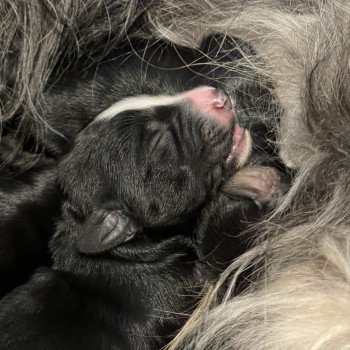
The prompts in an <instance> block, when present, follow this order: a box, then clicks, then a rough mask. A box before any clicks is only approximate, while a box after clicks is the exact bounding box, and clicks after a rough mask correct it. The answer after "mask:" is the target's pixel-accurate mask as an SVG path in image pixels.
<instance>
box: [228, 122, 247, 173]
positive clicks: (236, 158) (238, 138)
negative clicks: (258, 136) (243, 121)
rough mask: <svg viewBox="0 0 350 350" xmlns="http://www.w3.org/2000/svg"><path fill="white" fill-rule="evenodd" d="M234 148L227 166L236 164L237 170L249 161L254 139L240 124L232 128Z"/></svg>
mask: <svg viewBox="0 0 350 350" xmlns="http://www.w3.org/2000/svg"><path fill="white" fill-rule="evenodd" d="M231 132H232V147H231V150H230V153H229V155H228V157H227V158H226V164H230V163H232V162H234V163H235V165H236V167H237V168H241V167H242V166H243V165H244V164H245V163H246V162H247V160H248V159H249V156H250V153H251V151H252V138H251V136H250V132H249V131H248V130H246V129H244V128H242V127H241V126H240V125H239V124H238V123H235V125H234V126H233V127H232V130H231Z"/></svg>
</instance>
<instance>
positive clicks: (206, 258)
mask: <svg viewBox="0 0 350 350" xmlns="http://www.w3.org/2000/svg"><path fill="white" fill-rule="evenodd" d="M280 179H281V178H280V175H279V173H278V171H277V170H275V169H273V168H269V167H258V166H256V167H250V168H249V167H247V168H245V169H243V170H241V171H239V172H237V173H236V174H235V175H234V176H233V177H232V178H231V179H229V181H228V182H227V183H226V184H225V185H224V187H223V192H222V193H221V194H220V195H219V197H218V198H217V200H216V201H213V202H212V203H211V204H210V205H209V206H208V207H206V208H205V209H204V210H203V213H202V216H201V218H200V223H199V228H198V231H197V232H196V239H197V250H198V253H199V257H200V259H201V262H203V263H204V265H205V271H206V274H207V275H208V277H209V278H213V279H215V277H216V276H217V275H218V274H219V273H220V272H221V271H223V270H224V269H225V268H226V267H227V266H228V265H229V264H230V262H232V260H233V259H234V258H236V257H237V256H239V255H240V254H242V253H243V252H244V251H245V250H246V249H247V246H249V238H251V237H248V235H244V230H245V229H246V228H247V226H248V225H249V224H251V223H253V222H254V221H256V220H257V219H259V218H261V217H262V216H263V215H264V214H265V213H266V211H267V209H268V207H271V206H273V205H275V204H276V201H277V199H278V198H279V197H280V196H281V195H282V191H281V182H280ZM242 233H243V234H242Z"/></svg>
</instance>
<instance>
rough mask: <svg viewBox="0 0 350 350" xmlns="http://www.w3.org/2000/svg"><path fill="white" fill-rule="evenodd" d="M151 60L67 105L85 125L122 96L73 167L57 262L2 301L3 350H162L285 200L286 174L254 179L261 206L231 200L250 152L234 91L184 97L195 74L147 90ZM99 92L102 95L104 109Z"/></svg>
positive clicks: (97, 79) (90, 129)
mask: <svg viewBox="0 0 350 350" xmlns="http://www.w3.org/2000/svg"><path fill="white" fill-rule="evenodd" d="M138 62H139V61H138V60H137V59H129V60H125V58H124V57H123V58H122V59H121V60H119V61H118V60H117V61H116V62H113V63H108V64H106V65H102V66H101V67H100V69H99V71H98V72H96V73H95V75H94V77H93V79H94V80H93V83H94V84H95V85H94V84H92V82H88V80H87V79H86V77H84V79H83V80H80V81H79V80H78V81H77V80H75V82H74V89H73V90H74V91H75V92H76V95H75V96H73V95H72V98H71V100H70V101H68V102H69V103H68V102H65V105H64V106H63V107H62V106H57V108H56V112H60V111H63V110H64V111H66V115H70V116H72V118H73V117H74V118H73V119H72V120H74V122H77V121H78V122H77V125H78V123H79V121H82V120H84V118H85V120H86V119H88V118H89V116H90V115H92V114H94V113H96V111H97V109H103V107H107V106H108V105H110V104H111V100H113V98H114V100H119V101H118V102H117V103H115V104H114V105H112V106H109V107H108V108H107V109H105V110H104V111H102V112H101V113H100V114H99V115H98V116H97V117H96V118H95V119H94V120H93V121H92V122H91V123H90V124H89V125H88V126H87V127H86V128H85V129H83V130H82V131H81V132H80V133H79V134H78V136H77V137H76V138H75V140H74V144H73V145H72V146H71V148H70V149H69V150H68V151H67V154H66V156H65V157H64V159H63V160H62V161H61V164H60V166H59V183H60V185H61V186H62V189H63V191H64V193H65V196H66V198H65V200H64V205H63V213H62V219H61V220H60V223H59V226H58V230H57V233H56V234H55V236H54V237H53V239H52V240H51V251H52V253H53V260H54V265H53V268H52V269H42V270H39V271H38V272H37V273H36V274H34V275H33V277H32V278H31V279H30V281H29V282H28V283H26V284H25V285H23V286H21V287H19V288H17V289H15V290H14V291H13V292H12V293H10V294H9V295H7V296H6V297H5V298H4V299H3V300H2V301H1V303H0V334H1V336H0V348H2V349H35V350H39V349H112V348H113V349H159V348H161V347H162V346H163V345H165V344H166V343H167V342H168V341H169V340H170V339H171V337H172V336H173V335H174V333H175V332H176V330H177V329H178V328H179V327H181V325H182V324H183V322H184V320H185V319H186V316H185V315H186V314H188V313H190V312H191V310H192V308H193V307H194V306H195V297H194V296H193V295H192V294H193V291H194V287H195V286H198V287H200V286H201V285H203V284H204V283H205V281H206V280H207V279H208V278H211V277H212V276H213V275H215V274H217V273H218V271H220V269H222V268H224V267H225V266H226V265H227V264H228V263H229V261H230V260H231V259H233V258H234V257H235V256H236V255H237V254H239V253H240V250H241V249H242V240H241V239H238V237H237V236H238V234H239V233H240V232H241V230H242V229H243V228H244V227H245V225H246V222H247V221H249V219H250V218H256V217H258V216H259V207H258V206H257V205H256V203H255V202H259V199H261V198H262V199H263V201H267V202H269V201H270V200H271V199H272V197H271V193H276V188H278V184H279V179H278V175H277V174H276V173H275V172H274V171H273V170H262V171H261V172H259V171H256V170H254V171H253V172H252V174H251V175H252V178H255V177H256V175H258V177H259V178H260V180H261V183H262V185H261V184H259V185H258V186H256V185H255V184H254V181H250V180H247V183H243V185H245V186H246V187H250V188H252V189H253V190H255V191H253V193H254V194H256V193H257V194H258V195H259V196H258V197H256V198H254V200H255V201H253V200H247V199H243V198H239V197H235V198H233V199H232V198H231V199H229V198H227V197H226V196H225V195H223V194H222V193H221V192H220V191H219V190H220V188H221V186H222V184H223V183H224V182H225V181H226V180H228V179H232V176H233V175H234V173H235V171H236V169H237V167H240V166H242V165H243V164H244V163H246V161H247V159H248V157H249V154H250V150H251V139H250V136H249V132H248V131H246V130H244V129H242V128H241V127H239V125H238V124H237V119H236V117H235V112H234V110H233V109H232V107H233V103H234V101H231V99H230V97H229V96H228V95H227V94H226V93H224V92H223V91H222V90H218V89H215V88H211V87H207V86H204V87H199V88H196V89H191V90H189V91H186V92H180V93H176V92H177V91H176V90H178V89H180V91H181V90H183V80H184V79H185V80H186V81H191V79H192V78H193V73H192V75H189V71H186V74H185V73H184V72H183V71H182V72H181V75H179V72H177V76H176V77H175V78H174V75H172V74H164V72H161V71H158V70H156V69H153V71H152V72H151V78H152V79H149V78H147V84H146V83H145V80H143V73H144V72H143V70H142V65H140V64H137V63H138ZM139 63H140V62H139ZM162 63H163V64H164V61H163V62H162ZM123 65H124V66H123ZM128 68H129V69H128ZM180 78H181V79H180ZM66 86H67V83H66ZM89 86H90V87H91V86H97V87H98V88H97V90H96V92H95V93H94V99H93V101H90V100H89V99H88V98H87V96H86V94H87V91H88V88H87V87H89ZM164 91H166V92H167V94H164ZM140 94H141V95H140ZM52 96H53V95H52ZM52 96H48V101H50V98H51V99H52V100H53V99H54V97H52ZM130 96H132V97H130ZM123 97H124V98H123ZM56 98H57V96H56ZM74 98H76V100H74ZM96 102H98V103H96ZM56 103H57V100H56ZM93 106H97V107H94V108H93ZM69 108H70V109H69ZM74 112H76V113H78V114H79V115H74ZM96 114H97V113H96ZM73 129H74V128H73ZM55 142H56V140H54V141H53V142H52V145H54V146H53V147H52V149H54V150H60V149H61V148H60V147H61V145H60V144H59V142H56V143H55ZM55 147H56V148H55ZM247 179H249V176H248V177H247ZM240 181H241V180H239V181H238V185H239V187H242V183H240ZM243 187H244V186H243ZM265 192H266V193H265ZM233 193H234V191H233ZM231 196H232V194H231ZM243 248H244V247H243ZM216 269H218V271H217V270H216Z"/></svg>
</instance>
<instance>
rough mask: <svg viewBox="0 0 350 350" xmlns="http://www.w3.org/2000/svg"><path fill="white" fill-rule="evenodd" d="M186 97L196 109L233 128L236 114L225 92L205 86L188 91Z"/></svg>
mask: <svg viewBox="0 0 350 350" xmlns="http://www.w3.org/2000/svg"><path fill="white" fill-rule="evenodd" d="M186 97H187V98H188V100H189V101H190V103H191V105H192V106H193V107H194V108H196V109H198V110H199V111H201V112H204V114H205V115H207V116H209V117H212V118H214V119H215V120H216V121H218V122H219V123H220V124H222V125H223V126H227V127H229V126H231V124H232V120H233V119H234V117H235V113H234V111H233V109H232V108H233V106H232V102H231V99H230V97H229V96H228V95H227V93H226V92H225V91H223V90H220V89H215V88H213V87H209V86H204V87H200V88H196V89H193V90H190V91H188V92H187V93H186Z"/></svg>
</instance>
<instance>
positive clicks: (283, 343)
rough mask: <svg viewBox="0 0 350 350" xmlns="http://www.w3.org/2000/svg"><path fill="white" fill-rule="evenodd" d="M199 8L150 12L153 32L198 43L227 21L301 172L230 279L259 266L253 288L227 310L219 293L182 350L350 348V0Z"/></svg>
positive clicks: (286, 155)
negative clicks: (261, 74)
mask: <svg viewBox="0 0 350 350" xmlns="http://www.w3.org/2000/svg"><path fill="white" fill-rule="evenodd" d="M286 3H287V2H286ZM191 4H192V6H193V7H192V9H193V11H192V12H191V11H190V10H189V8H188V7H187V8H186V6H182V7H181V8H183V9H184V11H183V12H181V11H178V9H179V7H178V6H177V1H170V2H167V6H163V7H162V6H160V7H159V10H158V12H154V13H151V12H150V13H149V16H150V17H151V18H152V16H154V18H153V20H152V23H153V24H154V25H155V28H156V31H158V32H160V33H162V34H165V35H167V36H169V38H170V39H171V40H174V41H175V42H181V43H184V42H187V43H188V44H189V45H190V46H193V45H195V44H196V41H197V39H198V38H199V37H200V35H193V36H191V34H193V33H196V34H198V33H200V32H201V31H202V30H204V29H205V31H206V32H208V31H209V32H210V31H212V30H214V31H215V30H218V29H221V30H222V29H223V28H226V30H227V32H228V33H230V34H234V35H237V36H241V37H243V38H245V39H246V40H248V41H249V42H250V43H251V44H252V45H253V46H254V47H255V49H256V50H257V52H258V53H259V54H260V55H261V57H263V58H264V60H265V63H266V67H267V74H270V76H271V77H272V78H273V80H274V84H275V86H276V92H277V95H278V98H279V100H280V102H281V104H282V106H283V108H284V115H283V116H282V118H281V125H280V129H279V144H280V154H281V157H282V159H283V160H284V161H285V163H286V164H288V165H290V166H292V167H294V168H295V169H296V170H297V176H296V178H295V181H294V185H293V187H292V189H291V191H290V193H289V196H288V197H287V198H285V201H284V202H283V203H282V204H281V206H280V207H279V208H278V209H277V211H276V213H275V214H274V215H273V216H272V218H271V219H270V220H269V221H267V222H266V223H265V225H264V226H263V227H262V228H261V237H260V239H259V240H258V241H257V242H256V246H255V248H254V249H252V250H251V251H249V252H247V254H246V255H245V256H243V257H242V258H241V259H238V260H237V261H236V262H235V264H233V265H232V266H231V268H230V269H229V270H227V273H226V274H225V275H224V276H223V281H224V280H225V278H226V279H229V280H230V279H231V278H232V277H230V276H234V277H233V279H232V289H234V285H235V281H236V278H237V275H239V272H240V271H241V270H244V269H246V268H248V267H249V271H251V268H253V270H255V273H253V275H252V277H251V284H250V286H249V288H248V289H247V290H246V292H245V293H244V294H242V295H240V296H238V297H232V294H231V293H233V295H234V292H232V289H231V290H230V292H229V293H228V295H227V296H226V298H225V301H224V302H223V303H222V304H219V305H217V304H216V302H217V298H216V297H215V296H216V293H215V292H214V293H213V294H212V296H211V298H212V299H211V301H209V302H208V304H207V305H206V306H203V305H202V309H201V312H197V313H196V317H198V313H199V314H200V316H199V317H198V319H197V320H196V319H193V320H191V322H190V323H189V324H188V327H187V329H186V327H185V329H184V333H183V335H182V337H179V338H178V343H174V348H177V347H178V348H181V349H208V348H210V349H220V350H221V349H244V350H246V349H273V350H275V349H345V348H348V347H349V346H350V327H349V324H350V323H349V320H350V304H349V270H350V269H349V267H350V254H349V235H350V228H349V223H350V211H349V198H350V183H349V178H350V176H349V175H350V174H349V172H350V163H349V154H350V143H349V140H350V138H349V136H348V135H349V131H350V123H349V121H350V118H349V115H350V109H349V101H350V100H349V99H350V94H349V92H350V91H349V73H350V72H349V58H350V54H349V11H350V7H349V5H348V2H346V1H343V2H342V1H332V2H329V1H312V2H309V4H307V3H306V2H305V1H303V2H297V1H295V2H293V3H292V4H291V2H289V5H290V6H291V7H290V6H284V5H286V4H283V2H281V1H280V2H278V1H277V2H275V1H274V2H273V4H272V2H269V1H251V2H250V1H245V2H244V6H243V7H241V8H236V7H235V5H236V4H237V2H234V1H233V2H221V1H211V2H205V5H203V4H204V3H203V2H196V3H193V2H191ZM299 5H300V6H299ZM311 5H312V6H311ZM204 7H205V8H204ZM175 8H176V9H177V11H175V10H174V9H175ZM293 8H294V10H293ZM290 9H292V11H290ZM240 10H242V11H240ZM295 10H297V11H295ZM195 15H196V17H194V16H195ZM190 18H191V21H190V20H189V19H190ZM193 18H196V19H198V21H193ZM170 25H171V26H172V31H167V29H168V28H170ZM192 25H193V26H192ZM196 28H198V30H197V31H196ZM232 274H233V275H232ZM223 281H222V282H223ZM225 283H227V280H226V282H225ZM209 299H210V298H209Z"/></svg>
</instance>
